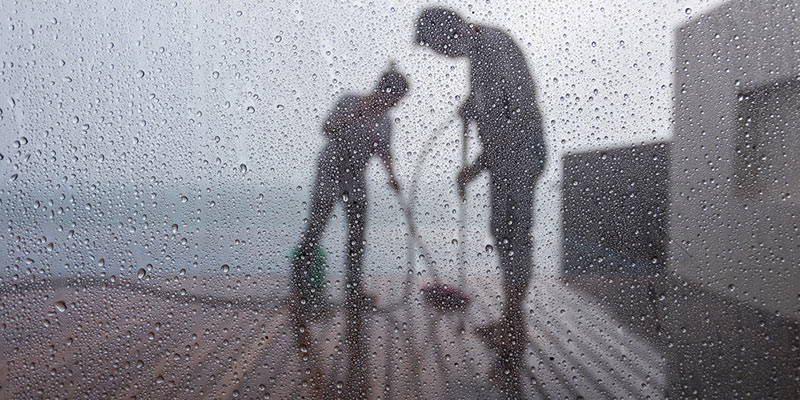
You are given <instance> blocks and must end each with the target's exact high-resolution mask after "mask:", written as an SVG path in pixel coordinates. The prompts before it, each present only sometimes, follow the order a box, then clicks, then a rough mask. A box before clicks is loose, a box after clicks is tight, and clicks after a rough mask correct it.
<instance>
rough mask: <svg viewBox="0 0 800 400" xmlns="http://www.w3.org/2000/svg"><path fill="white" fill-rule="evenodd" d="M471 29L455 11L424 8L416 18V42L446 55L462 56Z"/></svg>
mask: <svg viewBox="0 0 800 400" xmlns="http://www.w3.org/2000/svg"><path fill="white" fill-rule="evenodd" d="M471 31H472V29H471V27H470V26H469V24H467V22H466V21H464V19H462V18H461V16H459V15H458V14H457V13H456V12H455V11H453V10H448V9H446V8H439V7H434V8H426V9H425V10H423V11H422V13H420V15H419V17H418V18H417V35H416V42H417V44H419V45H420V46H428V47H430V48H431V49H432V50H433V51H435V52H437V53H439V54H442V55H444V56H447V57H464V56H466V55H467V52H468V51H469V44H470V40H471V38H470V33H471Z"/></svg>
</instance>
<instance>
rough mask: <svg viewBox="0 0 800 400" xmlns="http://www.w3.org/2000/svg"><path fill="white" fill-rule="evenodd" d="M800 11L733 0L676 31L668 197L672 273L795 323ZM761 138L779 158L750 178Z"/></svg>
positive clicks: (799, 280)
mask: <svg viewBox="0 0 800 400" xmlns="http://www.w3.org/2000/svg"><path fill="white" fill-rule="evenodd" d="M799 3H800V2H799V1H797V0H792V1H785V0H784V1H765V2H754V1H733V2H729V3H726V4H724V5H723V6H721V7H719V8H717V9H715V10H714V11H712V12H709V13H707V14H705V15H703V16H700V17H698V18H697V19H695V20H694V21H692V22H690V23H688V24H687V25H685V26H683V27H681V28H680V29H678V31H677V38H676V39H677V40H676V49H675V63H676V71H675V74H676V75H675V86H674V91H675V110H674V115H675V124H674V129H675V131H674V137H673V147H672V152H671V160H672V168H671V182H672V185H671V188H670V200H671V211H672V212H671V216H670V237H671V239H672V241H671V244H670V263H671V268H672V269H674V270H675V271H676V272H677V273H678V274H679V275H680V276H681V277H683V278H686V279H688V280H690V281H693V282H695V283H699V284H700V285H701V286H702V287H705V288H706V289H709V290H712V291H714V292H718V293H721V294H722V295H723V296H726V297H728V298H733V299H735V300H737V301H740V302H744V303H747V304H749V305H751V306H754V307H757V308H760V309H763V310H767V311H770V312H778V313H780V315H783V316H788V317H790V318H793V319H800V297H799V295H798V286H800V240H798V237H799V236H800V216H799V215H800V203H798V196H797V195H792V194H793V193H797V191H798V187H797V185H800V182H798V181H797V179H795V178H796V174H797V171H796V169H797V168H796V167H795V166H794V165H793V164H794V163H796V162H797V161H796V160H797V159H798V158H800V107H793V106H791V104H800V101H798V98H797V96H800V93H798V89H800V86H798V85H796V82H798V79H800V20H799V19H798V17H797V16H798V14H800V5H799ZM743 104H744V105H743ZM786 104H789V105H790V106H789V107H787V106H786ZM754 110H755V111H754ZM764 127H766V128H764ZM753 129H756V130H759V129H760V130H761V132H762V134H761V136H760V137H761V139H759V140H761V141H762V142H763V143H762V145H765V146H761V147H760V148H764V149H768V152H769V154H768V155H767V158H766V161H762V164H763V165H761V167H758V166H755V167H753V166H752V165H751V169H748V167H747V165H748V163H747V162H743V160H745V161H747V160H748V157H752V152H750V155H747V154H746V153H747V152H746V151H745V152H743V145H745V146H746V145H747V144H748V140H751V139H750V136H744V135H747V132H748V130H750V131H752V130H753ZM776 144H777V145H776ZM764 165H767V166H768V167H769V168H768V170H765V169H764V168H763V166H764ZM752 168H757V169H758V168H760V169H758V170H755V171H754V170H753V169H752ZM755 176H760V178H755ZM748 179H749V180H753V185H748V183H747V182H748ZM757 181H760V182H761V183H760V184H761V186H760V187H759V186H758V184H759V183H758V182H757ZM764 182H766V185H765V184H764ZM754 188H755V190H753V189H754Z"/></svg>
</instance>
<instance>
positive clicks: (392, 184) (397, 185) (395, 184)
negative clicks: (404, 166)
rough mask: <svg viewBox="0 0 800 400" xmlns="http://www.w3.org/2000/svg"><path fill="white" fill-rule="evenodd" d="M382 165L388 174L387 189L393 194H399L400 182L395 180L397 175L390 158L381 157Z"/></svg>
mask: <svg viewBox="0 0 800 400" xmlns="http://www.w3.org/2000/svg"><path fill="white" fill-rule="evenodd" d="M381 159H382V160H383V164H384V165H385V166H386V172H388V173H389V187H391V188H392V190H394V191H395V192H398V193H399V192H400V182H399V181H398V180H397V173H396V172H395V170H394V162H393V161H392V156H384V157H381Z"/></svg>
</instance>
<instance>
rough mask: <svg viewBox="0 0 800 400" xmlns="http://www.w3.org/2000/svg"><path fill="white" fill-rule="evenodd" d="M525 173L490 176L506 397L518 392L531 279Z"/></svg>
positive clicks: (499, 348)
mask: <svg viewBox="0 0 800 400" xmlns="http://www.w3.org/2000/svg"><path fill="white" fill-rule="evenodd" d="M531 181H533V182H535V179H533V180H532V179H529V177H526V176H519V177H513V178H503V177H493V179H492V188H491V202H492V215H491V218H490V221H491V228H492V234H493V235H494V237H495V242H496V244H497V249H498V256H499V257H500V266H501V269H502V271H503V291H504V294H505V302H504V304H503V315H502V316H501V320H500V322H499V324H498V325H497V326H496V328H495V329H494V330H495V332H494V334H495V335H497V336H498V337H499V338H500V339H499V342H500V343H498V346H497V351H498V356H499V366H500V368H501V369H502V375H501V378H500V379H501V382H500V383H501V384H502V386H503V391H504V392H505V393H506V395H507V397H508V398H517V397H518V396H519V395H521V390H522V383H521V375H522V371H523V370H524V368H523V365H524V351H525V343H526V342H527V325H526V322H525V315H524V313H523V307H522V303H523V300H524V299H525V296H526V295H527V291H528V284H529V281H530V274H531V268H530V260H531V246H532V242H531V237H530V227H531V211H532V205H533V203H532V200H533V185H532V184H530V182H531Z"/></svg>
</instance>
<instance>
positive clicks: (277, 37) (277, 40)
mask: <svg viewBox="0 0 800 400" xmlns="http://www.w3.org/2000/svg"><path fill="white" fill-rule="evenodd" d="M281 40H283V38H282V37H281V35H278V36H275V42H277V43H280V42H281Z"/></svg>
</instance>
